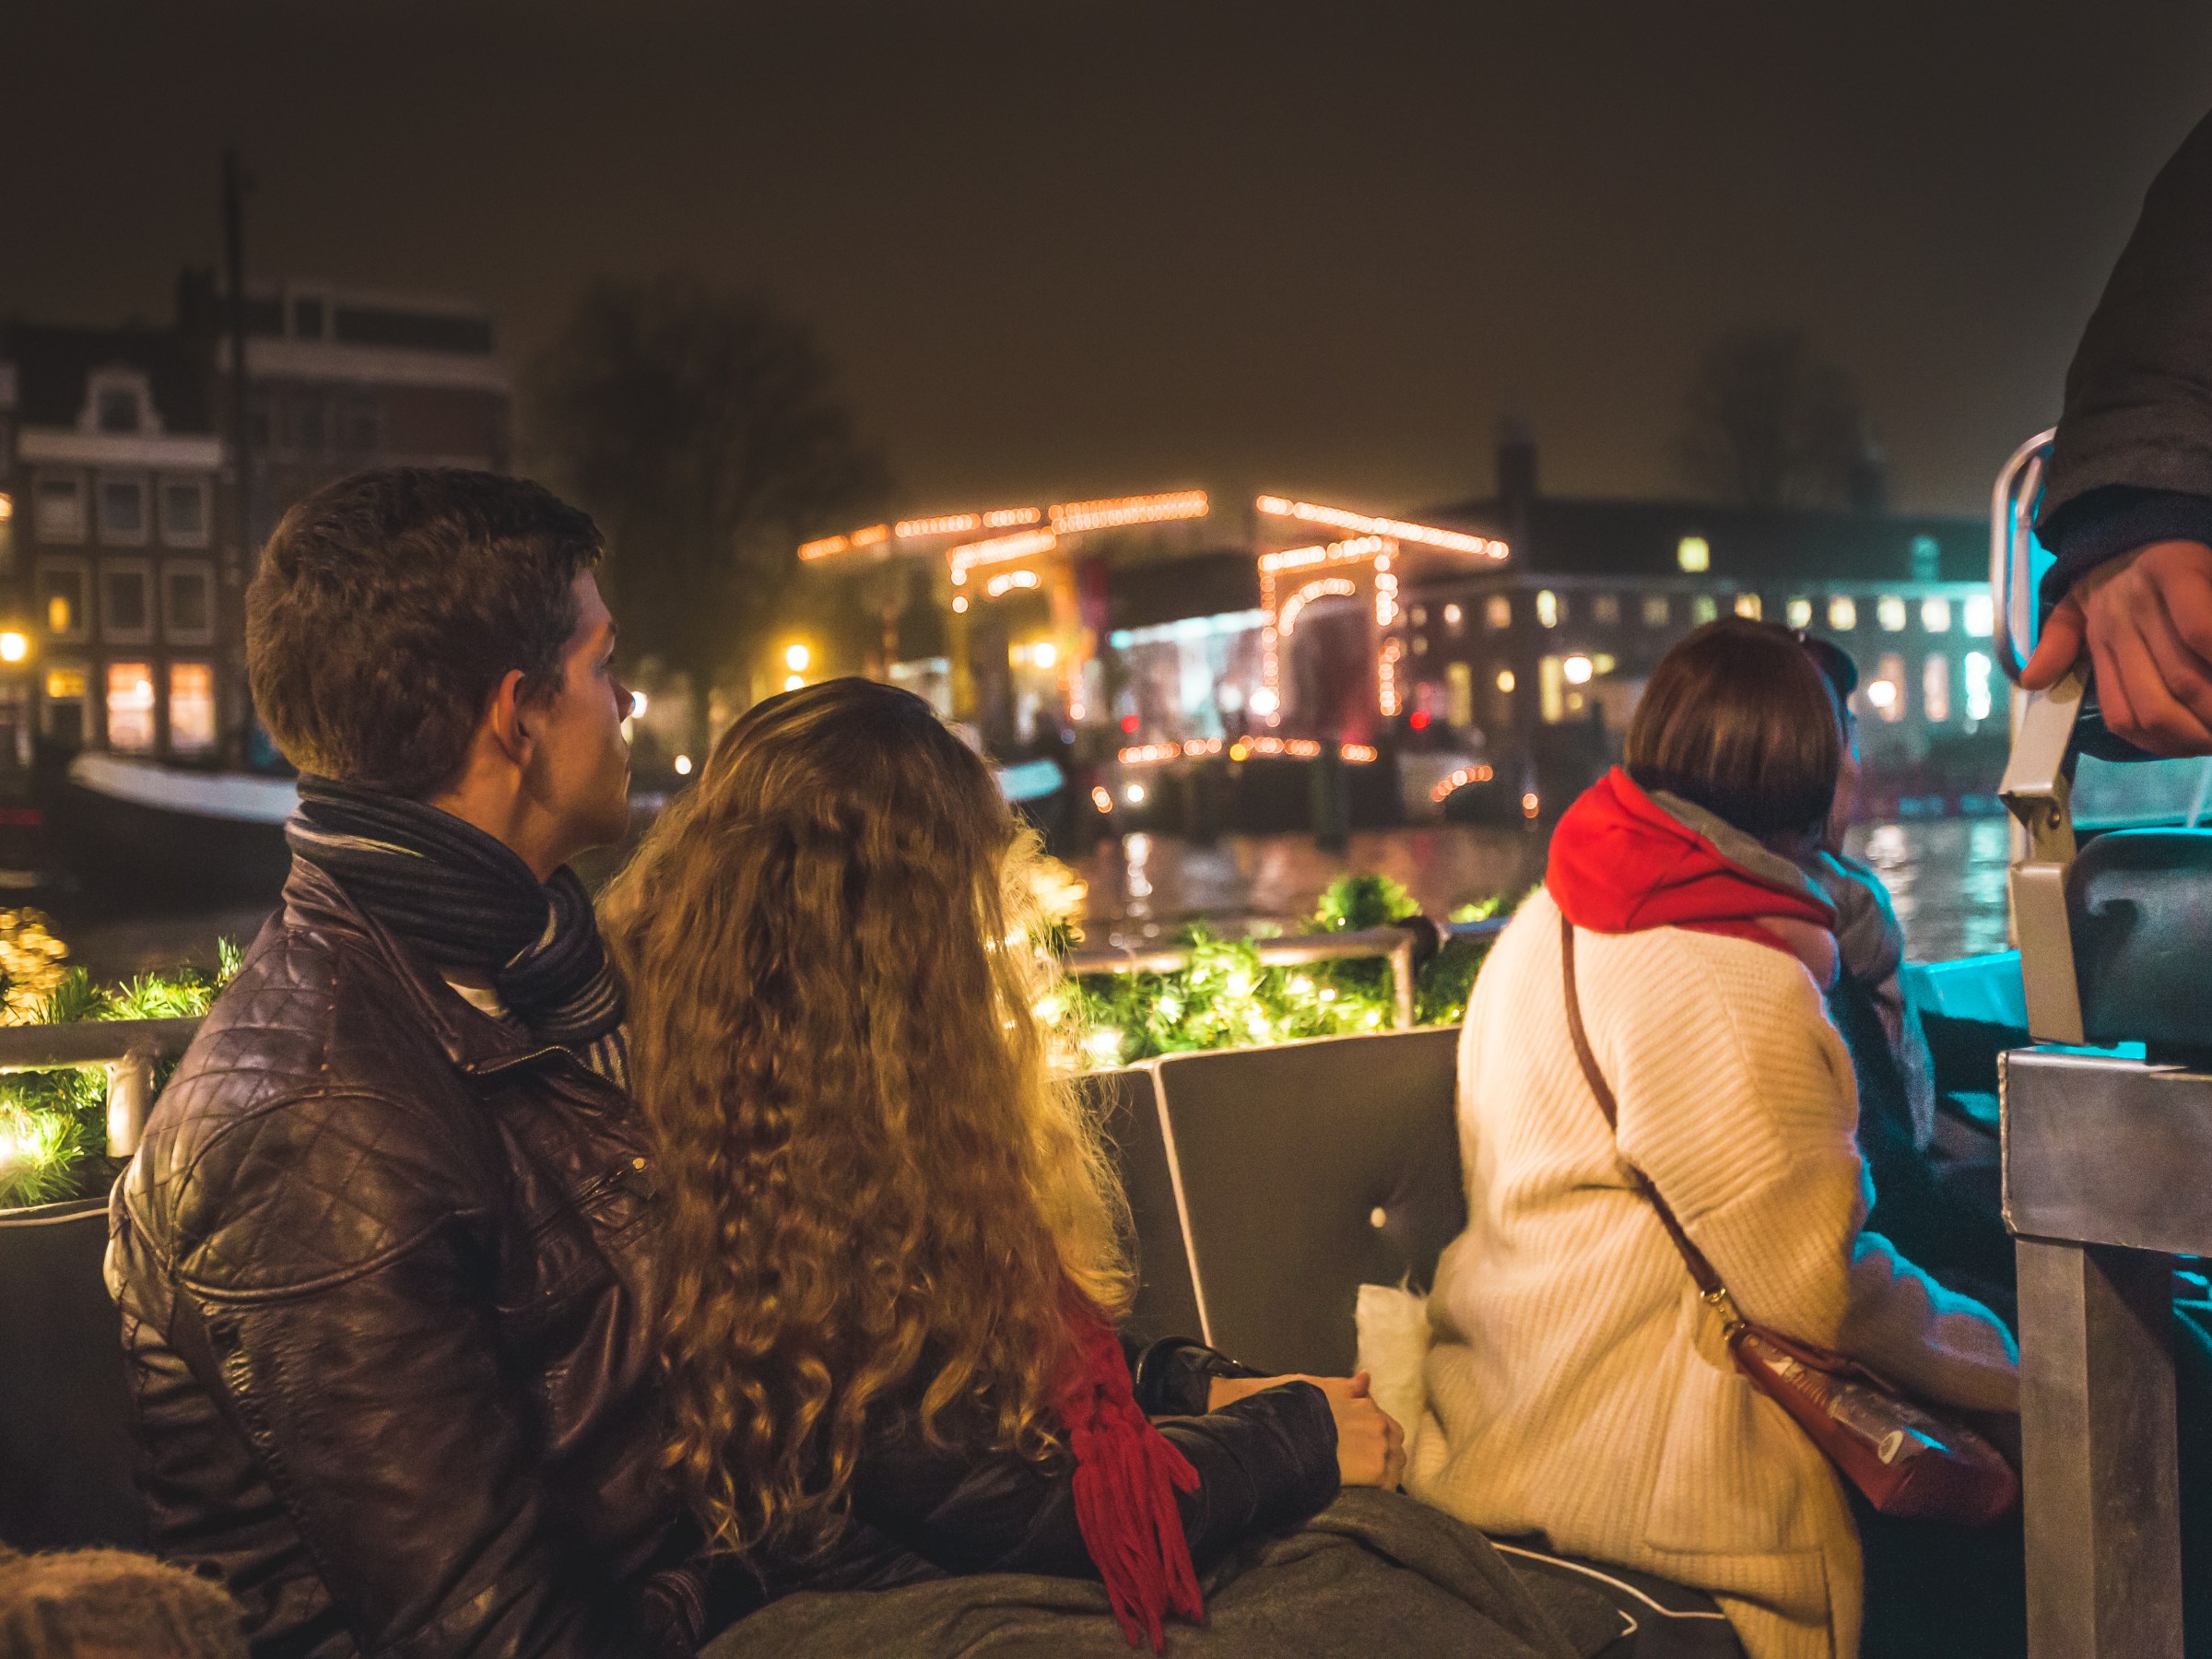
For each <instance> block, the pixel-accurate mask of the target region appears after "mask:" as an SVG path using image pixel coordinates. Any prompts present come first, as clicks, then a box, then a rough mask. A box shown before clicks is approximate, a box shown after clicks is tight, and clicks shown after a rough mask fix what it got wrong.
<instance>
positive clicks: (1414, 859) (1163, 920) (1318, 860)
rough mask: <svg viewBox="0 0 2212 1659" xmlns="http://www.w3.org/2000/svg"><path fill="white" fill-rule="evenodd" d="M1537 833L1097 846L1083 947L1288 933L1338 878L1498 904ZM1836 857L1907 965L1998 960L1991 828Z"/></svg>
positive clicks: (1534, 870) (1981, 823) (2001, 929)
mask: <svg viewBox="0 0 2212 1659" xmlns="http://www.w3.org/2000/svg"><path fill="white" fill-rule="evenodd" d="M1544 849H1545V837H1544V834H1543V833H1542V831H1541V830H1512V829H1505V830H1492V829H1473V828H1464V827H1451V828H1440V829H1434V830H1391V831H1388V832H1385V833H1375V834H1368V835H1355V836H1353V837H1352V838H1351V841H1350V844H1349V845H1348V846H1347V848H1346V849H1345V851H1343V852H1342V853H1326V852H1323V851H1321V850H1320V849H1318V848H1316V847H1315V846H1314V844H1313V842H1312V839H1311V838H1310V837H1307V836H1300V835H1254V836H1224V837H1222V838H1221V839H1220V840H1219V841H1215V842H1212V843H1211V844H1208V845H1204V846H1196V845H1193V844H1191V843H1189V842H1187V841H1180V840H1178V839H1176V838H1174V837H1172V836H1164V835H1126V836H1124V837H1122V838H1121V839H1120V840H1119V841H1104V842H1101V843H1100V845H1099V846H1098V847H1096V848H1095V849H1093V851H1092V853H1091V854H1090V856H1089V857H1088V859H1087V860H1084V861H1082V862H1081V863H1080V865H1079V866H1078V867H1079V868H1080V870H1081V872H1082V874H1083V877H1084V878H1085V879H1086V880H1087V881H1088V883H1089V885H1090V899H1089V912H1090V918H1091V920H1090V924H1089V928H1088V931H1089V933H1090V935H1091V936H1092V937H1093V938H1094V939H1100V940H1112V941H1114V942H1127V943H1135V942H1138V941H1141V940H1144V939H1147V938H1153V939H1157V938H1161V937H1164V936H1166V935H1170V934H1172V933H1173V932H1174V931H1175V930H1176V929H1177V928H1179V927H1180V926H1182V924H1185V923H1187V922H1190V921H1194V920H1199V919H1205V920H1210V921H1213V922H1215V923H1216V924H1218V925H1221V926H1222V927H1224V928H1225V929H1228V930H1239V929H1241V928H1242V927H1244V926H1246V925H1249V924H1252V923H1253V922H1259V921H1284V922H1288V921H1294V920H1296V919H1297V918H1299V917H1300V916H1303V915H1306V914H1307V913H1309V912H1311V911H1312V908H1313V901H1314V900H1315V899H1316V897H1318V896H1319V894H1320V892H1321V890H1322V888H1324V887H1326V886H1327V885H1328V883H1329V882H1330V881H1331V880H1333V879H1334V878H1335V877H1337V876H1339V875H1341V874H1343V873H1345V872H1346V871H1356V872H1359V873H1361V874H1376V875H1383V876H1389V877H1394V878H1395V879H1396V880H1398V881H1401V882H1403V883H1404V884H1405V885H1406V888H1408V889H1410V890H1411V892H1412V893H1413V896H1414V897H1415V898H1416V899H1418V900H1420V904H1421V908H1422V910H1423V911H1425V912H1428V913H1429V914H1430V915H1432V916H1442V915H1447V914H1449V913H1450V912H1452V911H1453V909H1454V908H1455V907H1457V906H1459V905H1461V904H1465V903H1468V902H1470V901H1473V900H1482V899H1486V898H1488V897H1490V896H1492V895H1494V894H1498V895H1503V896H1504V898H1505V900H1506V901H1507V903H1508V904H1509V905H1510V904H1511V903H1512V900H1515V899H1517V898H1518V897H1519V896H1520V895H1522V894H1523V893H1525V892H1526V891H1527V890H1528V889H1529V888H1532V887H1534V886H1535V884H1536V883H1537V882H1538V881H1539V880H1541V879H1542V878H1543V875H1544ZM1848 850H1849V851H1850V852H1852V853H1855V854H1856V855H1857V856H1859V857H1860V858H1863V859H1865V861H1866V862H1867V863H1868V864H1870V865H1873V866H1874V868H1875V869H1877V871H1879V872H1880V873H1881V877H1882V879H1883V881H1884V882H1885V883H1886V884H1887V885H1888V888H1889V893H1890V897H1891V898H1892V899H1893V900H1895V901H1896V904H1897V913H1898V919H1899V921H1900V922H1901V923H1902V924H1903V925H1904V930H1905V949H1906V954H1907V956H1908V957H1910V958H1912V959H1913V960H1916V961H1933V960H1938V959H1944V958H1947V957H1958V956H1973V955H1978V954H1980V953H1982V952H1983V951H1990V950H2002V949H2004V948H2005V863H2006V825H2005V820H2004V819H2002V818H1934V819H1916V820H1913V821H1911V822H1907V823H1883V824H1863V825H1860V826H1859V827H1857V828H1856V829H1854V830H1853V831H1852V834H1851V839H1850V841H1849V843H1848Z"/></svg>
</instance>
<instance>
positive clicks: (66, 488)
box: [36, 477, 85, 542]
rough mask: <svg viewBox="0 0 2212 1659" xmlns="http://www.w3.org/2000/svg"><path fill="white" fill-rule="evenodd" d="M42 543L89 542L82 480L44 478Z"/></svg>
mask: <svg viewBox="0 0 2212 1659" xmlns="http://www.w3.org/2000/svg"><path fill="white" fill-rule="evenodd" d="M36 499H37V501H38V504H39V509H38V530H39V539H40V540H41V541H50V542H81V541H83V540H84V539H85V484H84V480H83V479H81V478H53V477H42V478H41V479H40V480H39V488H38V494H37V497H36Z"/></svg>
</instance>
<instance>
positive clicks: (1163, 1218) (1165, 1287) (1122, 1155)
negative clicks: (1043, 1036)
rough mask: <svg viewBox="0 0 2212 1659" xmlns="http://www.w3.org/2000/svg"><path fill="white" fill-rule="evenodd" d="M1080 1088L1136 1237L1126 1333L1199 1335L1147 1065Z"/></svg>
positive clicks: (1102, 1075) (1092, 1078)
mask: <svg viewBox="0 0 2212 1659" xmlns="http://www.w3.org/2000/svg"><path fill="white" fill-rule="evenodd" d="M1083 1085H1084V1088H1086V1090H1088V1094H1089V1097H1090V1103H1091V1108H1092V1110H1093V1111H1095V1112H1097V1113H1098V1115H1099V1121H1100V1124H1103V1125H1104V1127H1105V1131H1106V1139H1107V1143H1108V1145H1109V1146H1110V1147H1112V1150H1113V1160H1114V1164H1115V1167H1116V1168H1117V1169H1118V1171H1120V1174H1121V1178H1122V1190H1123V1191H1124V1192H1125V1193H1126V1194H1128V1196H1129V1218H1130V1220H1131V1222H1132V1223H1133V1224H1134V1230H1135V1235H1136V1236H1135V1245H1136V1271H1137V1281H1136V1302H1135V1306H1134V1307H1132V1308H1131V1309H1130V1311H1129V1319H1128V1330H1129V1334H1130V1335H1132V1336H1135V1337H1136V1338H1137V1339H1138V1340H1139V1341H1143V1342H1156V1341H1158V1340H1159V1338H1160V1337H1163V1336H1197V1335H1203V1333H1204V1323H1205V1322H1204V1321H1202V1320H1201V1319H1200V1318H1199V1317H1198V1293H1197V1290H1196V1288H1194V1286H1193V1284H1192V1282H1191V1259H1190V1253H1189V1252H1188V1251H1187V1250H1185V1249H1184V1248H1183V1242H1182V1219H1181V1218H1180V1216H1179V1215H1178V1213H1177V1210H1176V1206H1175V1176H1174V1171H1173V1169H1172V1166H1171V1161H1170V1159H1169V1157H1168V1143H1167V1130H1166V1125H1165V1124H1164V1122H1163V1120H1162V1119H1161V1116H1160V1110H1159V1078H1158V1077H1156V1076H1155V1075H1154V1073H1153V1071H1152V1068H1151V1067H1149V1066H1137V1067H1134V1068H1131V1069H1129V1070H1126V1071H1109V1072H1093V1073H1091V1074H1090V1075H1088V1077H1085V1078H1084V1079H1083Z"/></svg>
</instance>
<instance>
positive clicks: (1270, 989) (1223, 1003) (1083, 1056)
mask: <svg viewBox="0 0 2212 1659" xmlns="http://www.w3.org/2000/svg"><path fill="white" fill-rule="evenodd" d="M1497 908H1498V900H1495V899H1491V900H1485V901H1484V902H1483V903H1481V904H1478V905H1474V904H1470V905H1462V906H1461V907H1460V908H1459V909H1458V910H1456V911H1454V912H1453V914H1452V919H1453V921H1454V922H1472V921H1479V920H1481V919H1482V918H1484V917H1486V916H1488V915H1492V914H1494V913H1495V912H1496V911H1497ZM1419 913H1420V905H1419V904H1418V902H1417V901H1416V900H1415V899H1414V897H1413V895H1412V894H1411V893H1409V892H1407V891H1406V888H1405V887H1404V886H1402V885H1401V884H1400V883H1398V882H1396V881H1394V880H1392V879H1391V878H1390V877H1387V876H1340V877H1337V878H1336V879H1335V881H1333V882H1331V883H1330V884H1329V886H1328V888H1326V889H1325V890H1324V892H1323V893H1322V895H1321V898H1320V900H1319V902H1318V903H1317V904H1316V905H1315V907H1314V910H1313V913H1312V915H1311V916H1310V917H1309V918H1308V919H1307V922H1306V924H1305V931H1307V932H1310V933H1356V932H1359V931H1361V930H1363V929H1366V928H1371V927H1386V926H1388V925H1390V924H1392V923H1394V922H1403V921H1406V920H1408V919H1410V918H1412V917H1414V916H1417V915H1418V914H1419ZM1268 936H1272V935H1258V936H1256V937H1254V938H1250V939H1224V938H1222V937H1220V936H1219V935H1216V934H1215V933H1214V932H1213V931H1212V930H1211V929H1209V928H1207V927H1206V926H1205V925H1204V924H1196V925H1194V926H1193V927H1191V928H1190V929H1189V930H1188V931H1187V932H1186V933H1185V934H1184V935H1183V938H1182V942H1183V943H1184V944H1186V945H1188V946H1189V947H1190V950H1191V962H1190V966H1189V967H1187V968H1184V969H1181V970H1178V971H1175V972H1172V973H1097V974H1083V975H1079V976H1077V977H1076V978H1074V979H1072V980H1070V981H1068V982H1067V983H1066V984H1065V985H1064V986H1062V987H1061V988H1060V989H1059V990H1058V991H1055V992H1054V993H1053V994H1052V995H1051V996H1048V997H1047V998H1045V1000H1044V1003H1043V1004H1042V1005H1041V1006H1040V1007H1039V1009H1038V1012H1039V1013H1040V1014H1041V1016H1043V1017H1044V1018H1045V1019H1046V1020H1047V1022H1048V1024H1049V1025H1050V1026H1051V1027H1052V1029H1053V1032H1054V1034H1055V1037H1056V1038H1058V1039H1059V1042H1058V1044H1057V1046H1058V1048H1059V1050H1060V1052H1061V1053H1067V1054H1070V1056H1071V1057H1072V1058H1076V1060H1077V1064H1079V1065H1083V1066H1085V1067H1087V1068H1097V1067H1102V1066H1113V1065H1135V1063H1136V1062H1137V1061H1140V1060H1149V1059H1151V1058H1153V1057H1154V1056H1156V1055H1159V1054H1177V1053H1189V1052H1190V1051H1192V1050H1194V1049H1219V1048H1246V1047H1250V1046H1253V1045H1254V1044H1257V1043H1266V1042H1292V1041H1298V1040H1299V1039H1300V1038H1305V1037H1335V1036H1342V1035H1347V1034H1350V1033H1355V1032H1361V1031H1380V1030H1388V1029H1389V1028H1390V1025H1391V1018H1392V1013H1393V1006H1392V1005H1393V1001H1394V988H1393V986H1392V983H1391V975H1390V964H1389V963H1388V962H1386V961H1382V960H1378V959H1372V958H1355V959H1347V960H1344V961H1337V962H1323V963H1318V964H1315V965H1314V966H1312V967H1310V968H1269V967H1266V966H1265V965H1264V964H1263V963H1262V962H1261V960H1260V952H1259V943H1258V941H1259V938H1264V937H1268ZM1488 949H1489V945H1488V941H1487V940H1473V939H1454V940H1451V941H1449V942H1448V943H1446V944H1445V945H1444V947H1442V949H1441V950H1439V951H1438V952H1437V953H1436V955H1434V956H1432V957H1431V958H1430V959H1429V960H1428V961H1427V962H1425V963H1423V964H1422V965H1421V967H1420V970H1419V972H1418V976H1417V978H1416V981H1415V985H1414V1018H1415V1020H1416V1022H1417V1023H1418V1024H1421V1025H1452V1024H1456V1023H1457V1022H1458V1020H1459V1019H1460V1018H1461V1017H1462V1016H1463V1015H1465V1012H1466V1007H1467V994H1468V993H1469V992H1470V991H1471V990H1472V989H1473V987H1474V983H1475V974H1476V972H1477V970H1478V969H1480V967H1481V966H1482V959H1483V957H1484V956H1485V955H1486V954H1487V953H1488ZM1071 1051H1072V1053H1071Z"/></svg>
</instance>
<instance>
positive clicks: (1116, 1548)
mask: <svg viewBox="0 0 2212 1659" xmlns="http://www.w3.org/2000/svg"><path fill="white" fill-rule="evenodd" d="M1067 1317H1068V1328H1069V1332H1070V1335H1072V1337H1073V1340H1074V1345H1075V1351H1074V1355H1073V1358H1072V1359H1070V1361H1069V1364H1068V1367H1067V1370H1066V1372H1065V1374H1064V1375H1063V1377H1062V1378H1061V1381H1060V1386H1059V1389H1058V1391H1057V1393H1056V1394H1055V1395H1054V1397H1053V1406H1054V1407H1055V1409H1057V1410H1058V1412H1059V1414H1060V1420H1061V1422H1062V1424H1063V1425H1065V1428H1066V1430H1067V1438H1068V1445H1069V1447H1070V1449H1071V1450H1072V1451H1073V1452H1074V1453H1075V1456H1076V1475H1075V1488H1076V1524H1077V1526H1079V1527H1080V1528H1081V1529H1082V1532H1083V1546H1084V1547H1085V1548H1086V1549H1088V1550H1089V1552H1090V1559H1091V1561H1092V1562H1093V1563H1094V1564H1095V1565H1096V1566H1097V1568H1098V1570H1099V1577H1100V1578H1101V1579H1102V1580H1104V1581H1105V1583H1106V1596H1107V1599H1108V1601H1110V1602H1111V1603H1112V1606H1113V1617H1114V1618H1115V1620H1116V1621H1117V1622H1118V1623H1119V1624H1120V1625H1121V1627H1122V1634H1123V1635H1124V1636H1126V1637H1127V1638H1128V1639H1129V1645H1130V1646H1131V1647H1135V1646H1136V1644H1137V1640H1138V1637H1139V1636H1140V1634H1141V1635H1145V1636H1148V1637H1150V1639H1151V1644H1152V1647H1153V1649H1154V1651H1156V1652H1159V1653H1165V1652H1166V1651H1167V1638H1166V1636H1165V1634H1164V1633H1163V1631H1162V1630H1161V1629H1160V1626H1161V1622H1162V1620H1163V1619H1164V1618H1166V1616H1167V1615H1168V1614H1169V1613H1170V1612H1171V1611H1172V1612H1174V1613H1177V1614H1179V1615H1181V1616H1182V1618H1187V1619H1189V1620H1191V1621H1192V1622H1193V1623H1196V1622H1197V1621H1198V1620H1199V1619H1201V1618H1204V1617H1205V1615H1206V1607H1205V1604H1204V1603H1203V1602H1201V1601H1200V1599H1199V1595H1198V1573H1197V1570H1196V1569H1195V1568H1194V1567H1193V1566H1192V1564H1191V1546H1190V1541H1189V1540H1188V1539H1187V1538H1185V1537H1184V1536H1183V1533H1182V1511H1181V1510H1179V1509H1177V1508H1176V1506H1175V1494H1176V1493H1177V1492H1178V1491H1183V1492H1189V1491H1195V1490H1196V1489H1197V1487H1198V1471H1197V1470H1195V1469H1194V1468H1192V1467H1191V1465H1190V1463H1189V1461H1188V1460H1187V1459H1186V1458H1185V1457H1184V1456H1183V1455H1182V1453H1180V1452H1178V1451H1176V1450H1175V1448H1174V1447H1173V1446H1171V1445H1170V1444H1169V1443H1168V1440H1167V1437H1166V1436H1165V1435H1163V1434H1161V1433H1160V1431H1159V1430H1157V1429H1155V1428H1154V1427H1153V1426H1152V1423H1151V1420H1150V1419H1149V1418H1147V1417H1146V1416H1145V1414H1144V1413H1143V1412H1141V1411H1139V1410H1138V1409H1137V1408H1136V1399H1135V1395H1134V1394H1131V1392H1130V1388H1129V1366H1128V1362H1127V1361H1126V1360H1125V1359H1124V1358H1123V1357H1122V1345H1121V1343H1120V1341H1119V1339H1118V1338H1116V1337H1115V1335H1114V1333H1113V1324H1112V1321H1110V1320H1109V1319H1108V1318H1107V1317H1106V1315H1105V1314H1104V1313H1103V1312H1100V1309H1099V1307H1098V1306H1097V1304H1095V1303H1094V1302H1092V1301H1091V1300H1090V1299H1089V1298H1088V1297H1086V1296H1084V1295H1083V1294H1082V1293H1081V1292H1080V1291H1077V1290H1076V1289H1074V1288H1070V1289H1069V1291H1068V1294H1067Z"/></svg>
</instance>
